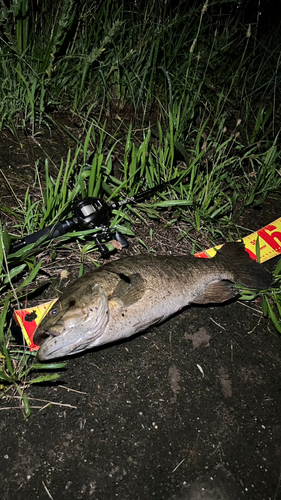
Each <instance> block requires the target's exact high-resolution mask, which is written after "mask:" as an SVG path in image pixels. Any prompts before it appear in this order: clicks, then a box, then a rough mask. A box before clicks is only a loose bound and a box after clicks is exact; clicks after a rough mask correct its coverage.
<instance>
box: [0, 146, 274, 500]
mask: <svg viewBox="0 0 281 500" xmlns="http://www.w3.org/2000/svg"><path fill="white" fill-rule="evenodd" d="M5 144H6V142H5ZM16 148H18V150H17V151H16ZM4 149H5V148H4ZM7 152H8V153H9V154H10V155H11V160H12V161H10V162H9V165H10V167H9V168H10V169H12V170H13V169H15V170H17V172H18V174H17V175H18V176H22V178H24V179H25V182H26V184H28V182H29V181H28V178H27V177H26V176H25V175H24V174H23V172H24V168H25V167H24V164H25V162H26V164H29V165H30V158H28V154H27V153H26V150H23V149H22V148H21V147H19V146H18V145H15V146H14V151H13V148H12V146H11V147H10V148H9V147H8V146H7V149H6V153H7ZM29 153H30V151H29ZM16 154H18V155H19V156H18V157H16ZM36 154H37V153H36V152H35V153H34V156H36ZM13 155H15V156H13ZM24 155H26V157H25V156H24ZM41 156H43V153H42V151H41ZM19 158H20V162H19ZM3 161H4V160H3V158H2V160H1V163H2V166H1V168H4V167H5V166H6V168H8V165H7V163H5V165H4V164H3ZM13 162H14V164H13ZM20 167H21V168H20ZM6 171H7V170H6ZM18 178H19V177H18ZM21 188H22V189H23V186H21ZM4 194H5V196H6V198H5V199H4V198H3V200H2V203H3V204H4V202H6V203H7V202H8V201H7V200H8V197H9V193H8V192H6V193H4ZM2 195H3V192H2ZM3 197H4V195H3ZM277 217H280V212H279V213H278V207H277V206H276V203H272V202H268V203H266V204H265V205H264V207H263V208H262V209H261V210H252V209H249V210H248V211H247V212H245V213H244V214H243V219H241V224H242V225H244V226H245V227H248V228H250V229H251V230H253V231H254V230H256V229H258V228H260V227H262V226H263V225H266V224H268V223H270V222H272V221H273V220H275V219H276V218H277ZM145 230H146V228H143V232H145ZM171 231H172V229H171ZM167 237H168V236H167ZM142 238H143V235H142ZM159 238H160V236H159ZM163 246H164V243H163ZM181 251H182V253H184V249H183V248H182V249H181ZM276 263H277V259H273V260H272V261H270V262H268V263H266V264H265V267H266V268H267V269H269V270H272V269H273V268H274V267H275V265H276ZM53 268H54V269H53V273H54V275H55V274H56V273H57V272H58V271H57V270H56V264H55V263H54V264H53ZM280 373H281V338H280V336H279V335H278V334H277V332H276V331H275V329H274V327H273V326H272V324H271V323H270V322H269V321H268V320H266V319H264V318H263V317H262V314H261V307H260V301H259V299H257V300H256V301H252V302H247V303H245V302H243V303H242V302H239V301H233V302H231V303H228V304H226V305H221V306H214V307H213V306H212V307H203V306H201V307H200V306H193V307H189V308H187V309H186V310H184V311H182V312H181V313H180V314H178V315H176V316H174V317H173V318H171V319H170V320H168V321H167V322H166V323H165V324H162V325H160V326H158V327H154V328H151V329H150V330H149V331H148V332H145V333H143V334H141V335H138V336H136V337H134V338H132V339H130V340H128V341H124V342H121V343H118V344H115V345H111V346H105V347H103V348H100V349H95V350H93V351H91V352H87V353H84V354H82V355H80V356H76V357H74V358H71V359H70V358H69V360H68V364H67V367H66V369H65V370H64V372H63V373H62V376H61V378H60V379H59V381H58V382H57V383H54V384H52V385H45V386H44V385H41V386H37V387H36V386H33V387H32V386H31V387H30V388H29V389H28V396H29V399H30V405H31V407H33V411H32V414H31V416H30V417H29V418H28V419H27V420H24V418H23V413H22V411H21V410H20V409H19V404H20V402H19V401H18V400H16V399H15V398H11V399H10V400H8V399H2V400H1V402H0V411H1V417H2V418H1V420H0V429H1V453H0V471H1V472H0V482H1V498H2V500H11V499H13V500H21V499H25V498H28V499H29V500H35V499H40V500H41V499H44V498H46V499H48V498H51V499H53V500H59V499H72V498H73V499H95V500H107V499H115V498H118V499H120V500H129V499H130V500H131V499H135V500H148V499H151V498H155V499H157V500H241V499H250V500H279V499H281V487H280V480H281V419H280V412H281V381H280V380H281V379H280Z"/></svg>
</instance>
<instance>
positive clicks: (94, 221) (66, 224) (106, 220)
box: [11, 177, 182, 257]
mask: <svg viewBox="0 0 281 500" xmlns="http://www.w3.org/2000/svg"><path fill="white" fill-rule="evenodd" d="M181 178H182V177H181ZM178 180H180V177H179V178H176V179H173V180H172V181H168V182H164V183H162V184H158V185H157V186H154V187H153V188H150V189H147V190H146V191H142V192H141V193H138V194H136V195H135V196H131V197H129V198H125V199H124V200H121V201H117V202H113V203H106V202H105V201H104V200H102V199H101V198H93V197H88V198H84V199H82V200H79V201H78V202H77V203H75V204H74V205H73V208H72V212H73V214H74V217H73V218H72V219H69V220H64V221H61V222H57V223H56V224H53V225H51V226H47V227H44V228H43V229H41V230H40V231H37V232H35V233H33V234H30V235H28V236H25V237H24V238H21V239H19V240H16V241H13V242H12V243H11V251H12V252H13V253H14V252H17V251H18V250H20V249H21V248H23V247H25V246H27V245H30V244H31V243H35V242H36V241H38V240H39V239H40V238H41V237H42V236H48V238H47V239H48V240H49V239H50V240H52V239H54V238H58V237H59V236H63V235H64V234H67V233H70V232H72V231H74V230H80V231H85V230H89V229H100V231H99V232H98V233H96V234H94V235H93V240H94V241H95V243H96V244H97V246H98V248H99V251H100V253H101V255H102V257H108V255H109V250H108V248H107V247H106V245H105V244H104V243H103V241H105V242H107V241H110V240H111V239H113V238H114V239H115V240H116V241H117V242H118V243H120V244H121V246H122V248H128V246H129V242H128V240H127V238H126V237H125V236H124V235H123V234H121V233H120V232H119V231H117V229H116V228H110V227H109V224H110V217H111V216H112V210H115V209H118V208H120V207H122V206H124V205H128V204H129V203H139V202H140V201H141V200H143V199H145V198H147V197H148V196H151V195H152V194H153V193H154V192H156V191H160V190H162V189H163V188H164V187H166V186H167V185H169V184H171V182H172V183H174V181H178Z"/></svg>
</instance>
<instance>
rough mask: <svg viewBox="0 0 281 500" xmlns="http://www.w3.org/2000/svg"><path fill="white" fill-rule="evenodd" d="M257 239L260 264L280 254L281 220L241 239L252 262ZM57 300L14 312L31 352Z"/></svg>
mask: <svg viewBox="0 0 281 500" xmlns="http://www.w3.org/2000/svg"><path fill="white" fill-rule="evenodd" d="M258 237H259V248H260V262H265V261H267V260H269V259H272V258H273V257H276V256H277V255H280V254H281V218H280V219H277V220H275V221H274V222H272V223H271V224H268V226H265V227H263V228H262V229H259V230H258V231H256V232H255V233H252V234H250V235H249V236H246V237H245V238H243V241H244V244H245V249H246V251H247V252H248V254H249V255H250V257H251V258H252V259H253V260H257V256H256V242H257V238H258ZM222 246H223V245H218V246H216V247H214V248H209V250H205V251H204V252H199V253H196V254H195V257H201V258H205V259H207V258H210V257H214V256H215V255H216V251H217V250H218V249H219V248H221V247H222ZM56 300H57V299H54V300H52V301H50V302H45V303H44V304H41V305H39V306H35V307H31V308H29V309H18V310H15V311H14V317H15V320H16V322H17V323H18V325H19V326H20V328H21V330H22V332H23V335H24V338H25V341H26V343H27V345H28V347H29V349H30V350H31V351H37V350H38V349H39V346H37V345H35V344H34V343H33V335H34V332H35V330H36V328H37V327H38V325H39V323H40V322H41V321H42V320H43V318H44V317H45V316H46V314H47V313H48V311H49V310H50V309H51V307H52V305H53V304H54V302H55V301H56Z"/></svg>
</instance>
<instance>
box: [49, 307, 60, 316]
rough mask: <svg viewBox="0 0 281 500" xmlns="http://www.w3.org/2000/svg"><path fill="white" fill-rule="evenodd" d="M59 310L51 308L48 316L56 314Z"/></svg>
mask: <svg viewBox="0 0 281 500" xmlns="http://www.w3.org/2000/svg"><path fill="white" fill-rule="evenodd" d="M58 312H59V310H58V309H57V308H56V307H55V308H54V309H52V310H51V311H50V312H49V314H50V316H56V315H57V314H58Z"/></svg>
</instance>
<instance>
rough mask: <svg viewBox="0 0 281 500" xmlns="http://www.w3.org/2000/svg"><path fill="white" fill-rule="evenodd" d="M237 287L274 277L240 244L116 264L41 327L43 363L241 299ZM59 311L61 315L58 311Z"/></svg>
mask: <svg viewBox="0 0 281 500" xmlns="http://www.w3.org/2000/svg"><path fill="white" fill-rule="evenodd" d="M233 283H235V284H239V285H242V286H246V287H249V288H253V289H255V290H262V289H266V288H268V287H269V286H270V283H271V277H270V275H269V274H268V273H267V272H266V271H265V270H264V269H263V268H262V266H260V265H259V264H258V263H257V262H255V261H253V260H252V259H251V258H250V257H249V255H248V254H247V253H246V252H245V250H244V246H243V245H242V244H240V243H227V244H226V245H225V246H224V247H223V248H222V250H220V251H219V252H218V253H217V255H216V257H214V258H213V259H197V258H195V257H191V256H190V257H186V256H164V255H162V256H161V255H159V256H154V255H151V254H141V255H137V256H133V257H127V258H123V259H120V260H117V261H113V262H110V263H108V264H105V265H104V266H102V267H100V268H98V269H96V270H94V271H92V272H90V273H88V274H86V275H85V276H84V277H83V278H80V279H78V280H77V281H76V282H75V283H73V284H72V285H71V286H70V287H69V288H68V289H67V290H66V291H65V292H64V293H63V295H62V296H61V297H60V298H59V299H58V301H57V303H56V304H55V305H54V306H53V309H52V311H51V312H50V313H49V316H48V317H47V318H45V319H44V320H43V322H42V324H41V325H40V326H39V328H38V330H37V332H36V333H35V336H34V342H35V343H38V344H39V345H40V344H42V345H41V348H40V350H39V353H38V357H39V359H40V360H47V359H52V358H54V357H61V356H65V355H69V354H74V353H77V352H80V351H82V350H85V349H89V348H91V347H95V346H98V345H102V344H105V343H108V342H113V341H116V340H119V339H122V338H127V337H130V336H132V335H134V334H135V333H137V332H139V331H142V330H145V329H146V328H148V327H149V326H150V325H153V324H156V323H158V322H161V321H163V320H165V319H166V318H168V317H169V316H171V315H172V314H174V313H176V312H177V311H179V310H180V309H182V308H183V307H185V306H187V305H189V304H192V303H199V304H207V303H220V302H224V301H226V300H229V299H231V298H232V297H234V296H235V295H237V293H239V292H238V290H237V289H235V288H234V287H233ZM54 311H55V314H53V312H54Z"/></svg>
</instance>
